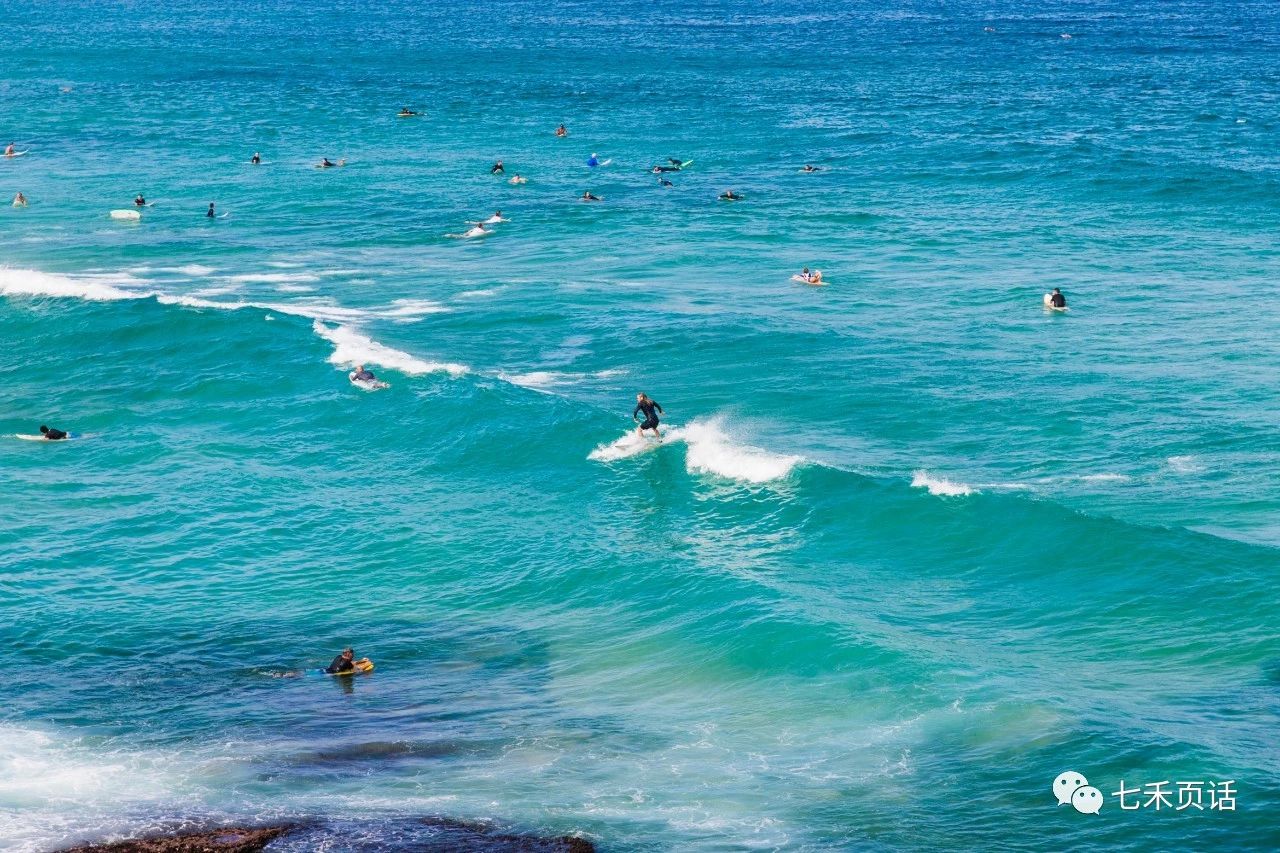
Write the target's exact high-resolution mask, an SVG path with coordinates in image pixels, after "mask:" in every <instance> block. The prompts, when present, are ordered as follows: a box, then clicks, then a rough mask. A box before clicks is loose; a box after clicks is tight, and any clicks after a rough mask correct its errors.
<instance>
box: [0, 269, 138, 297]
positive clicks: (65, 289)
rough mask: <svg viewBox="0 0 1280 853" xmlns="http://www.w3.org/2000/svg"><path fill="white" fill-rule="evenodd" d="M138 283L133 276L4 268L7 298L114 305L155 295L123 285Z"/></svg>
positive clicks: (2, 289)
mask: <svg viewBox="0 0 1280 853" xmlns="http://www.w3.org/2000/svg"><path fill="white" fill-rule="evenodd" d="M107 282H111V283H109V284H108V283H107ZM135 282H137V279H134V278H131V277H129V276H116V277H104V276H75V277H73V276H65V275H55V274H52V273H43V272H37V271H35V270H22V269H0V294H3V295H5V296H51V297H55V298H59V299H87V300H90V301H92V302H110V301H115V300H119V299H146V298H147V297H149V296H152V295H154V294H152V293H151V292H150V291H144V290H128V289H125V287H122V286H121V285H126V286H127V285H129V284H132V283H135Z"/></svg>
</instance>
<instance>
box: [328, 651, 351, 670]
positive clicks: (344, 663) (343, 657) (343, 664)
mask: <svg viewBox="0 0 1280 853" xmlns="http://www.w3.org/2000/svg"><path fill="white" fill-rule="evenodd" d="M355 657H356V653H355V652H354V651H352V650H351V649H349V648H347V649H343V650H342V654H340V655H338V656H337V657H336V658H334V659H333V662H332V663H330V664H329V665H328V666H327V667H325V670H324V671H325V672H327V673H329V674H330V675H338V674H341V673H344V672H355V671H356V661H355Z"/></svg>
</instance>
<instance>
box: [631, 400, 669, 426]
mask: <svg viewBox="0 0 1280 853" xmlns="http://www.w3.org/2000/svg"><path fill="white" fill-rule="evenodd" d="M655 409H656V410H657V411H656V412H655V411H654V410H655ZM641 412H644V423H642V424H640V429H657V428H658V415H659V414H662V407H661V406H659V405H658V404H657V402H656V401H654V400H650V399H648V398H647V397H646V398H645V399H643V400H641V401H640V402H639V403H636V407H635V410H634V411H632V413H631V420H633V421H634V420H638V418H637V417H636V415H638V414H640V413H641Z"/></svg>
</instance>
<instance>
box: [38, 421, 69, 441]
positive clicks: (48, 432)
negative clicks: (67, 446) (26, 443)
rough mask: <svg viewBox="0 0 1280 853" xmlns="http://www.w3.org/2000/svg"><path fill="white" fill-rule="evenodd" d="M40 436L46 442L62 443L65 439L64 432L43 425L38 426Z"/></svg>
mask: <svg viewBox="0 0 1280 853" xmlns="http://www.w3.org/2000/svg"><path fill="white" fill-rule="evenodd" d="M40 434H41V435H43V436H44V437H45V439H46V440H48V441H62V440H64V439H65V438H66V437H67V433H66V431H65V430H60V429H54V428H53V427H47V426H45V425H44V424H40Z"/></svg>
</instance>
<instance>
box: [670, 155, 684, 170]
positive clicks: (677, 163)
mask: <svg viewBox="0 0 1280 853" xmlns="http://www.w3.org/2000/svg"><path fill="white" fill-rule="evenodd" d="M667 162H668V163H670V164H671V165H672V166H679V167H680V168H682V169H683V168H684V161H683V160H677V159H676V158H675V157H668V158H667Z"/></svg>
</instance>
